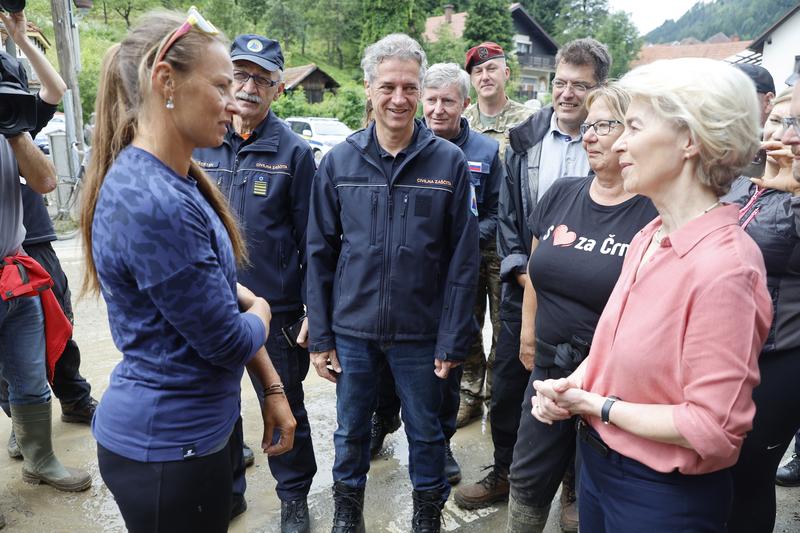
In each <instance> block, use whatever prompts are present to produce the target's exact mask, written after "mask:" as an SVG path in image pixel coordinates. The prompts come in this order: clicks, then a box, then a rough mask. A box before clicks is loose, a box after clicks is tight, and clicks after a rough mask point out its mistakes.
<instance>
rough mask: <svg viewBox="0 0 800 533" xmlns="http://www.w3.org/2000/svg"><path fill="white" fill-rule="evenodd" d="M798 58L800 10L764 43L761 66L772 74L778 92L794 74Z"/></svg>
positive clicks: (799, 51)
mask: <svg viewBox="0 0 800 533" xmlns="http://www.w3.org/2000/svg"><path fill="white" fill-rule="evenodd" d="M796 56H800V10H799V11H796V12H795V14H794V15H793V16H792V17H791V18H790V19H788V20H787V21H786V22H784V23H783V24H781V25H780V26H779V27H778V28H777V29H776V30H775V31H774V32H772V35H770V36H769V38H768V39H767V42H765V43H764V52H763V58H762V62H761V66H763V67H764V68H765V69H767V70H768V71H769V72H770V74H772V77H773V79H774V80H775V90H776V91H777V92H780V91H781V90H783V89H784V88H785V87H786V84H785V83H784V81H785V80H786V78H788V77H789V76H790V75H791V74H792V69H793V68H794V62H795V57H796Z"/></svg>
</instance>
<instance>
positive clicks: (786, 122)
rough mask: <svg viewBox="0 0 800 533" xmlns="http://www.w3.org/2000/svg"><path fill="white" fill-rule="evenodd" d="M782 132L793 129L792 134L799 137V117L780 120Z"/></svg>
mask: <svg viewBox="0 0 800 533" xmlns="http://www.w3.org/2000/svg"><path fill="white" fill-rule="evenodd" d="M781 122H782V123H783V130H784V131H786V130H787V129H789V128H794V134H795V135H797V136H798V137H800V117H784V118H782V119H781Z"/></svg>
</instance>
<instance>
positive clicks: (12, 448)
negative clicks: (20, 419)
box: [6, 429, 22, 459]
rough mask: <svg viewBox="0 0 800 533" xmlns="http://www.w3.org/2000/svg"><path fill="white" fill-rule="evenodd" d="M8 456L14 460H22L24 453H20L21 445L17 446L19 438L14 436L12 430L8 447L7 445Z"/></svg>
mask: <svg viewBox="0 0 800 533" xmlns="http://www.w3.org/2000/svg"><path fill="white" fill-rule="evenodd" d="M6 451H7V452H8V456H9V457H11V458H12V459H22V452H21V451H19V444H17V436H16V435H14V430H13V429H12V430H11V435H9V436H8V445H6Z"/></svg>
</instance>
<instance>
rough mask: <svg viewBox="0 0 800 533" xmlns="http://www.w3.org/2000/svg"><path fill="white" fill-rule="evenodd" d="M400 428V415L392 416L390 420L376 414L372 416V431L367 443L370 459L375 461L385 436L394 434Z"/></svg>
mask: <svg viewBox="0 0 800 533" xmlns="http://www.w3.org/2000/svg"><path fill="white" fill-rule="evenodd" d="M399 428H400V415H394V416H393V417H391V418H390V419H388V420H387V419H385V418H383V417H381V416H378V415H377V413H373V414H372V429H371V431H370V441H369V456H370V459H375V457H377V455H378V454H379V453H381V450H382V449H383V441H384V440H385V439H386V435H388V434H389V433H394V432H395V431H397V430H398V429H399Z"/></svg>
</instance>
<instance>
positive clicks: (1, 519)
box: [0, 513, 6, 529]
mask: <svg viewBox="0 0 800 533" xmlns="http://www.w3.org/2000/svg"><path fill="white" fill-rule="evenodd" d="M4 527H6V517H5V516H3V514H2V513H0V529H3V528H4Z"/></svg>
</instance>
